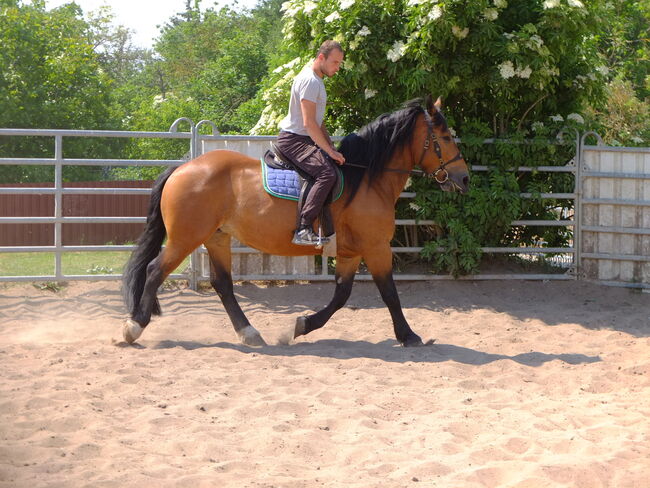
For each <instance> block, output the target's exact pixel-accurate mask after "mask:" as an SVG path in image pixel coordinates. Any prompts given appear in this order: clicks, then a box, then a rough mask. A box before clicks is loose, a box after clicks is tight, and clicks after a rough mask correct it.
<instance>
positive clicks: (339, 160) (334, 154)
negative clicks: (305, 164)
mask: <svg viewBox="0 0 650 488" xmlns="http://www.w3.org/2000/svg"><path fill="white" fill-rule="evenodd" d="M328 155H329V157H330V158H332V159H333V160H334V162H335V163H336V164H339V165H341V164H343V163H345V156H343V154H341V153H340V152H338V151H336V150H334V149H332V150H331V151H330V152H329V154H328Z"/></svg>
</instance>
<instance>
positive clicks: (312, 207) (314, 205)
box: [276, 131, 337, 228]
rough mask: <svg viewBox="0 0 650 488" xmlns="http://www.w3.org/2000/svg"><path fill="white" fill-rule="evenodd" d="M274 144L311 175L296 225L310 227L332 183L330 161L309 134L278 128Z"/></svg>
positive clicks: (333, 178)
mask: <svg viewBox="0 0 650 488" xmlns="http://www.w3.org/2000/svg"><path fill="white" fill-rule="evenodd" d="M276 144H277V146H278V149H280V151H282V153H283V154H284V155H285V156H286V157H288V158H289V159H291V161H292V162H293V163H294V164H295V165H296V166H298V167H299V168H300V169H302V170H303V171H304V172H306V173H307V174H309V175H310V176H311V177H312V178H314V186H313V187H312V188H311V190H310V191H309V194H308V195H307V199H306V200H305V203H304V205H303V207H302V212H301V214H300V227H301V228H302V227H311V226H312V224H313V223H314V220H316V217H318V214H319V213H320V211H321V209H322V208H323V204H324V202H325V200H326V199H327V196H328V195H329V194H330V192H331V191H332V188H333V186H334V184H335V183H336V178H337V176H336V169H335V167H334V163H333V162H332V161H331V159H330V157H329V156H328V155H327V154H325V152H323V151H322V150H321V149H320V148H319V147H318V146H317V145H316V144H315V143H314V141H313V140H312V139H311V137H309V136H301V135H298V134H293V133H291V132H285V131H282V132H280V135H278V140H277V142H276Z"/></svg>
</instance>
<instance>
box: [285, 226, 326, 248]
mask: <svg viewBox="0 0 650 488" xmlns="http://www.w3.org/2000/svg"><path fill="white" fill-rule="evenodd" d="M291 242H292V243H293V244H297V245H299V246H316V245H322V244H326V243H328V242H329V238H327V237H321V238H320V240H319V238H318V236H317V235H316V234H314V231H313V230H311V229H309V228H305V229H300V230H298V231H296V233H295V234H294V235H293V240H292V241H291Z"/></svg>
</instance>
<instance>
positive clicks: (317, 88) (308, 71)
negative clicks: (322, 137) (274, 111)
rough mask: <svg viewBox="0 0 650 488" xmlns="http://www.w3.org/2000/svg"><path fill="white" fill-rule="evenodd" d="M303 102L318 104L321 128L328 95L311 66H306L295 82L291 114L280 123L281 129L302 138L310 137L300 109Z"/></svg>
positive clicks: (292, 91) (292, 89)
mask: <svg viewBox="0 0 650 488" xmlns="http://www.w3.org/2000/svg"><path fill="white" fill-rule="evenodd" d="M302 100H309V101H310V102H314V103H315V104H316V123H317V124H318V126H321V125H322V124H323V117H324V116H325V105H326V104H327V93H325V83H323V80H322V79H321V78H319V77H318V76H316V73H314V70H313V69H312V68H311V65H309V66H306V67H305V68H304V69H303V70H302V71H301V72H300V73H299V74H298V76H296V78H295V79H294V80H293V84H292V85H291V99H290V100H289V114H288V115H287V116H286V117H285V118H284V119H282V122H280V129H282V130H283V131H286V132H292V133H294V134H299V135H301V136H307V135H309V134H308V133H307V129H306V128H305V124H304V123H303V119H302V109H301V108H300V102H301V101H302Z"/></svg>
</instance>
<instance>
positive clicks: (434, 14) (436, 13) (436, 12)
mask: <svg viewBox="0 0 650 488" xmlns="http://www.w3.org/2000/svg"><path fill="white" fill-rule="evenodd" d="M427 17H428V18H429V19H430V20H436V19H439V18H440V17H442V8H441V7H440V5H434V6H433V8H432V9H431V12H429V15H427Z"/></svg>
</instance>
